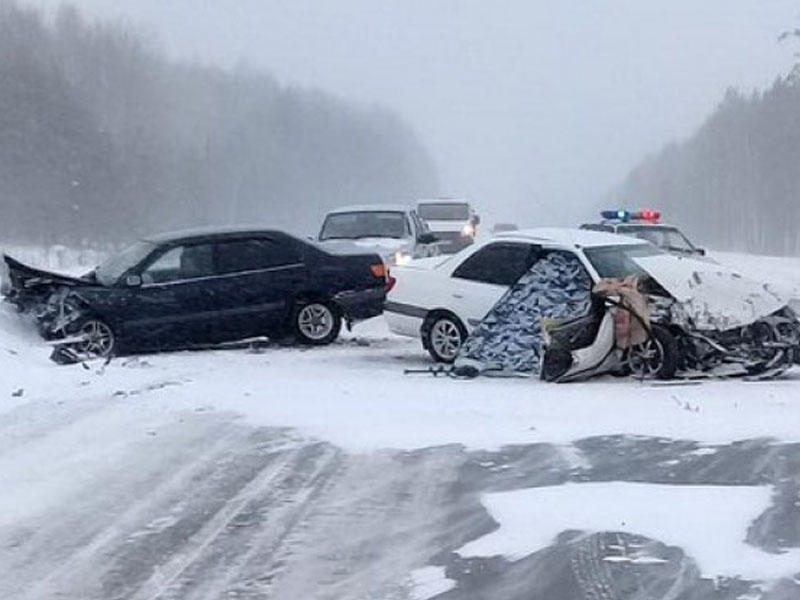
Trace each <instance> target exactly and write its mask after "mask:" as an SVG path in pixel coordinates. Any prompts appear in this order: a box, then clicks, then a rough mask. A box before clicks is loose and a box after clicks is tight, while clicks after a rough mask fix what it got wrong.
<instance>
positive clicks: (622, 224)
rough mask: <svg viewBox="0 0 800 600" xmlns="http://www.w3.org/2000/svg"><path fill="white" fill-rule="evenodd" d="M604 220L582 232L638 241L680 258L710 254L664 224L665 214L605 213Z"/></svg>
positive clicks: (591, 224)
mask: <svg viewBox="0 0 800 600" xmlns="http://www.w3.org/2000/svg"><path fill="white" fill-rule="evenodd" d="M600 216H601V217H602V221H600V222H599V223H584V224H583V225H581V227H580V228H581V229H586V230H589V231H605V232H608V233H619V234H622V235H627V236H631V237H637V238H639V239H642V240H646V241H648V242H650V243H651V244H653V245H655V246H658V247H659V248H661V249H663V250H666V251H667V252H669V253H670V254H676V255H678V256H693V257H695V258H697V257H699V256H705V254H706V251H705V249H704V248H700V247H698V246H695V245H694V244H693V243H692V242H690V241H689V239H688V238H687V237H686V236H685V235H684V234H683V233H682V232H681V230H680V229H678V228H677V227H675V226H674V225H667V224H665V223H661V213H660V212H659V211H657V210H652V209H649V208H646V209H643V210H639V211H636V212H632V211H629V210H604V211H603V212H601V213H600Z"/></svg>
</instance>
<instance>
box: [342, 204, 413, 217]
mask: <svg viewBox="0 0 800 600" xmlns="http://www.w3.org/2000/svg"><path fill="white" fill-rule="evenodd" d="M410 210H411V207H409V206H407V205H405V204H356V205H353V206H340V207H339V208H334V209H333V210H329V211H328V213H327V214H329V215H336V214H339V213H351V212H403V213H407V212H409V211H410Z"/></svg>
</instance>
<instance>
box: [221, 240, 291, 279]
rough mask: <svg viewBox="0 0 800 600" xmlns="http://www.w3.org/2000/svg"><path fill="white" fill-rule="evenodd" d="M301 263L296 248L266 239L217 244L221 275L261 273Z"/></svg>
mask: <svg viewBox="0 0 800 600" xmlns="http://www.w3.org/2000/svg"><path fill="white" fill-rule="evenodd" d="M300 262H302V258H301V256H300V253H299V252H298V251H297V249H296V248H295V247H294V246H292V245H291V244H288V243H278V242H275V241H272V240H268V239H265V238H254V239H249V240H234V241H230V242H220V243H218V244H217V267H218V270H219V272H220V273H239V272H242V271H259V270H262V269H271V268H275V267H284V266H287V265H293V264H298V263H300Z"/></svg>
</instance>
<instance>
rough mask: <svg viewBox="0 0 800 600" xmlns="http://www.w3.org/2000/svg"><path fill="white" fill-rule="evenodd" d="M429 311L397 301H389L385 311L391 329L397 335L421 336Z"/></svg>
mask: <svg viewBox="0 0 800 600" xmlns="http://www.w3.org/2000/svg"><path fill="white" fill-rule="evenodd" d="M426 313H427V311H425V310H424V309H419V308H416V307H410V306H407V305H404V304H398V303H395V302H387V303H386V310H385V311H384V313H383V316H384V318H385V319H386V324H387V325H389V330H390V331H391V332H392V333H396V334H397V335H404V336H406V337H411V338H419V337H420V332H421V330H422V323H423V322H424V321H425V315H426Z"/></svg>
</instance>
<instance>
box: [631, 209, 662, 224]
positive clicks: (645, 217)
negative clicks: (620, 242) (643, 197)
mask: <svg viewBox="0 0 800 600" xmlns="http://www.w3.org/2000/svg"><path fill="white" fill-rule="evenodd" d="M636 218H637V219H641V220H642V221H658V220H659V219H660V218H661V213H660V212H659V211H657V210H653V209H652V208H643V209H642V210H640V211H639V212H638V213H636Z"/></svg>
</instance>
